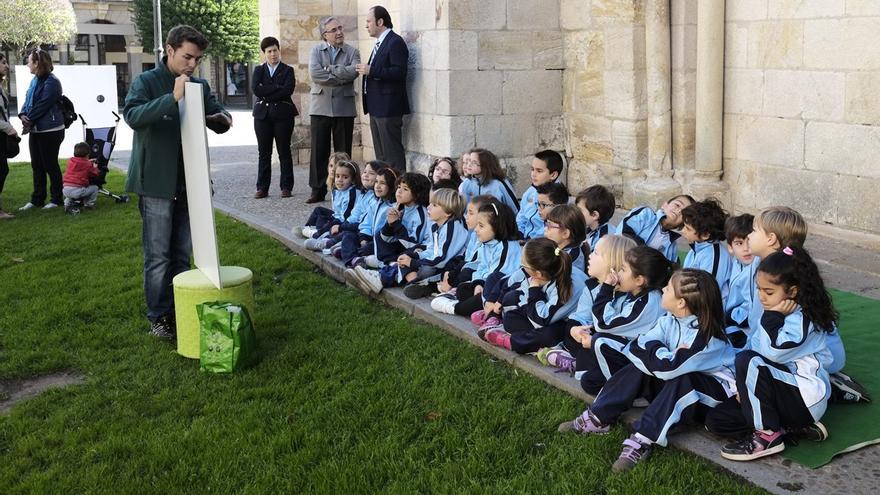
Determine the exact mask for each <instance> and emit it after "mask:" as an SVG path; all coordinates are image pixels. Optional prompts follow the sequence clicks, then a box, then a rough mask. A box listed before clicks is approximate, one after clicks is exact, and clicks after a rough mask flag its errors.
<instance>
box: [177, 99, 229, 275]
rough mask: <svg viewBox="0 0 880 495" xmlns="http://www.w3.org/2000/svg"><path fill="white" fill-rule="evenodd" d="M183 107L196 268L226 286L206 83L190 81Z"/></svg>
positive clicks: (184, 150) (185, 168) (182, 130)
mask: <svg viewBox="0 0 880 495" xmlns="http://www.w3.org/2000/svg"><path fill="white" fill-rule="evenodd" d="M177 104H178V106H179V108H180V137H181V140H182V144H183V164H184V170H185V172H186V194H187V200H188V204H189V225H190V230H191V231H192V247H193V259H194V260H195V263H196V268H198V269H199V270H201V272H202V273H204V274H205V276H206V277H208V280H210V281H211V282H212V283H213V284H214V286H215V287H217V288H218V289H222V288H223V284H222V281H221V280H220V254H219V252H218V250H217V231H216V229H215V227H214V204H213V201H212V199H211V168H210V162H209V157H208V135H207V133H206V132H205V129H206V128H205V101H204V98H203V95H202V85H201V84H199V83H186V91H185V92H184V96H183V98H182V99H181V100H180V101H179V102H178V103H177Z"/></svg>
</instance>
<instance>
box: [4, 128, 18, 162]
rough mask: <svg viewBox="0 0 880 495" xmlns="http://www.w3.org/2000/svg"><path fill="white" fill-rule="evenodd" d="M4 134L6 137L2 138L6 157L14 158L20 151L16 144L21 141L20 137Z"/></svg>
mask: <svg viewBox="0 0 880 495" xmlns="http://www.w3.org/2000/svg"><path fill="white" fill-rule="evenodd" d="M4 136H5V137H6V139H4V141H5V143H4V144H5V146H4V148H5V155H6V158H15V157H16V156H18V154H19V152H20V151H21V149H20V148H19V146H18V143H20V142H21V138H20V137H18V136H10V135H9V134H4Z"/></svg>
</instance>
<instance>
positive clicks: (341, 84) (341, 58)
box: [306, 17, 361, 203]
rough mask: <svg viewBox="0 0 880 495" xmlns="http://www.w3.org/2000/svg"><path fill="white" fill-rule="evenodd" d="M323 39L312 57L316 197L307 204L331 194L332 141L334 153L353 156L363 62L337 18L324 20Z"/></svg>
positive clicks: (312, 179) (311, 171) (311, 183)
mask: <svg viewBox="0 0 880 495" xmlns="http://www.w3.org/2000/svg"><path fill="white" fill-rule="evenodd" d="M320 27H321V39H322V40H323V41H324V43H319V44H317V45H316V46H314V47H313V48H312V52H311V55H310V56H309V75H310V76H311V77H312V90H311V106H310V111H309V116H310V120H311V126H310V127H311V134H312V160H311V168H310V169H309V186H311V188H312V195H311V197H309V199H308V200H307V201H306V203H317V202H319V201H324V198H325V196H326V195H327V160H328V159H329V157H330V138H331V136H332V138H333V150H334V151H337V152H338V151H344V152H346V153H348V154H349V156H351V140H352V133H353V132H354V116H355V113H356V110H355V102H354V80H355V79H357V77H358V73H357V71H356V70H355V66H356V65H357V64H359V63H360V62H361V55H360V52H358V50H357V48H355V47H353V46H351V45H347V44H346V43H345V32H344V30H343V27H342V24H341V23H340V22H339V20H338V19H336V18H335V17H327V18H325V19H323V20H321V24H320Z"/></svg>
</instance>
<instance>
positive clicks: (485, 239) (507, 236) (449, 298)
mask: <svg viewBox="0 0 880 495" xmlns="http://www.w3.org/2000/svg"><path fill="white" fill-rule="evenodd" d="M474 233H475V234H476V236H477V239H478V240H479V242H480V246H479V247H478V248H477V256H476V261H474V262H471V263H468V264H466V265H465V266H466V267H467V268H471V269H472V270H473V272H471V278H470V280H468V281H461V282H460V283H459V284H458V286H457V287H456V289H455V293H454V294H444V295H443V296H440V297H438V298H435V299H434V300H433V301H431V307H432V308H433V309H434V310H436V311H440V312H443V313H449V314H457V315H461V316H470V315H471V313H473V312H474V311H476V310H478V309H482V308H483V297H482V292H483V290H484V285H485V283H486V280H487V279H488V278H490V277H491V278H492V279H496V278H497V279H498V280H500V279H501V278H502V277H503V276H505V275H509V274H511V273H513V272H514V271H516V270H517V269H519V267H520V253H521V251H522V248H521V247H520V245H519V240H518V239H519V231H518V230H517V228H516V215H514V213H513V211H511V209H510V208H509V207H508V206H507V205H505V204H504V203H502V202H501V201H499V200H498V199H496V198H488V200H487V202H486V204H484V205H483V206H481V207H480V208H479V209H478V210H477V214H476V225H475V226H474ZM459 278H461V277H459Z"/></svg>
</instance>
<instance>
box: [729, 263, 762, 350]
mask: <svg viewBox="0 0 880 495" xmlns="http://www.w3.org/2000/svg"><path fill="white" fill-rule="evenodd" d="M758 264H759V262H758V261H752V262H751V263H749V264H748V265H744V264H742V262H740V261H739V260H737V259H736V258H733V259H732V260H731V263H730V267H731V270H730V280H729V281H728V283H727V287H728V290H727V297H726V298H725V299H724V326H725V332H726V333H727V336H728V337H729V338H730V337H731V335H732V336H733V338H732V343H733V344H734V346H736V347H743V345H745V336H746V335H747V330H748V328H749V313H750V312H751V310H752V305H753V304H757V305H758V306H759V307H760V306H761V303H760V301H758V300H753V299H752V297H753V296H754V295H755V294H754V291H753V287H754V286H755V271H756V270H757V269H758Z"/></svg>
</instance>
